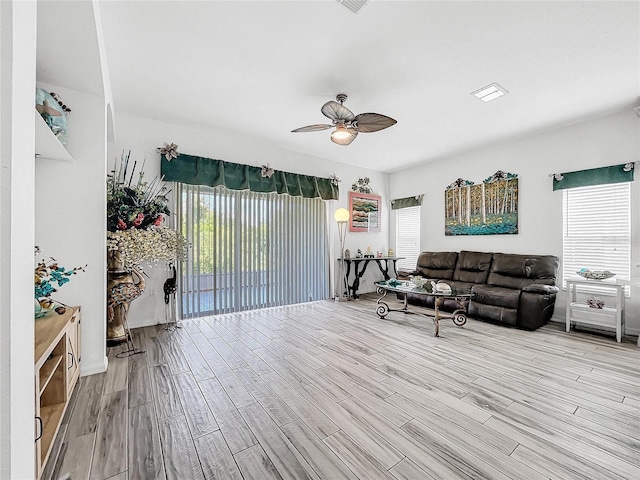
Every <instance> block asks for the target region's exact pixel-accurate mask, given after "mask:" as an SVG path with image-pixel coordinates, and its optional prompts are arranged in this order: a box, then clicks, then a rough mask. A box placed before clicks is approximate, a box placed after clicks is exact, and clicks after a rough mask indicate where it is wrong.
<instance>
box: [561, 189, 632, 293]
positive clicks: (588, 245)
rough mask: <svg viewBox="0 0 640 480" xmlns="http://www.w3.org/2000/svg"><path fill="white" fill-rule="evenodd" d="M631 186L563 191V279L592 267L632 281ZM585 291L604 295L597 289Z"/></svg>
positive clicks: (584, 289)
mask: <svg viewBox="0 0 640 480" xmlns="http://www.w3.org/2000/svg"><path fill="white" fill-rule="evenodd" d="M630 185H631V184H630V183H628V182H627V183H616V184H607V185H596V186H588V187H578V188H571V189H568V190H563V228H562V230H563V242H562V263H563V268H562V273H563V279H566V278H567V277H572V276H573V277H575V276H576V272H577V271H579V270H580V269H582V268H588V269H590V270H610V271H612V272H614V273H616V278H619V279H623V280H629V278H630V275H631V187H630ZM564 286H565V288H566V283H565V284H564ZM582 290H583V291H589V292H590V293H604V291H601V289H598V288H597V287H588V288H583V289H582Z"/></svg>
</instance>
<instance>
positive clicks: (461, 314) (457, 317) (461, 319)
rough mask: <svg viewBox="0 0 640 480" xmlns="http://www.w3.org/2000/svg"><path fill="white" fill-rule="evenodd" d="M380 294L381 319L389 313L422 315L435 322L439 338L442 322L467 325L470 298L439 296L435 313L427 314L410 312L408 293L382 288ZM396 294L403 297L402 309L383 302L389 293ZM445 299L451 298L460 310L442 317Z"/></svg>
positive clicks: (379, 290)
mask: <svg viewBox="0 0 640 480" xmlns="http://www.w3.org/2000/svg"><path fill="white" fill-rule="evenodd" d="M377 291H378V293H379V294H381V297H380V298H378V300H377V301H376V305H377V307H376V314H377V315H378V317H380V318H384V317H386V316H387V314H388V313H389V312H402V313H404V314H406V315H422V316H424V317H428V318H431V319H432V320H433V326H434V328H435V336H436V337H439V336H440V320H448V319H451V320H452V321H453V323H454V324H455V325H456V326H458V327H462V326H463V325H464V324H465V323H467V305H468V303H469V297H468V296H465V297H457V296H455V295H451V296H438V297H436V299H435V305H434V306H435V313H434V314H431V313H427V312H418V311H414V310H409V308H408V306H407V293H406V292H398V291H394V290H387V289H386V288H382V287H378V289H377ZM390 291H391V292H394V293H400V294H402V296H403V301H402V308H391V307H389V305H388V304H387V303H385V302H383V301H382V299H383V298H384V297H386V296H387V293H389V292H390ZM445 298H449V299H452V300H455V301H456V303H457V304H458V306H459V307H460V308H458V309H457V310H454V312H453V313H452V314H451V315H448V314H447V315H442V314H441V313H440V306H441V305H442V302H443V300H444V299H445Z"/></svg>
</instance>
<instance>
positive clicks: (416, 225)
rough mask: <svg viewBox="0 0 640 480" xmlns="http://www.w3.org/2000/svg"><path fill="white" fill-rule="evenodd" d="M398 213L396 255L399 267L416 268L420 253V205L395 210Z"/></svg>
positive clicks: (405, 268) (404, 268)
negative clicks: (400, 258)
mask: <svg viewBox="0 0 640 480" xmlns="http://www.w3.org/2000/svg"><path fill="white" fill-rule="evenodd" d="M395 214H396V256H397V257H405V258H404V259H402V260H398V268H399V269H403V270H415V269H416V265H417V264H418V256H419V255H420V207H408V208H402V209H400V210H395Z"/></svg>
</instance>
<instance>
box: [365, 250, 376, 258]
mask: <svg viewBox="0 0 640 480" xmlns="http://www.w3.org/2000/svg"><path fill="white" fill-rule="evenodd" d="M364 258H374V256H373V252H372V251H371V247H367V251H366V252H364Z"/></svg>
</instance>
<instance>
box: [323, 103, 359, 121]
mask: <svg viewBox="0 0 640 480" xmlns="http://www.w3.org/2000/svg"><path fill="white" fill-rule="evenodd" d="M320 111H321V112H322V114H323V115H324V116H325V117H327V118H330V119H331V120H353V119H354V118H355V116H354V115H353V112H352V111H351V110H349V109H348V108H347V107H345V106H344V105H341V104H339V103H338V102H334V101H333V100H330V101H328V102H327V103H325V104H324V105H323V106H322V108H321V109H320Z"/></svg>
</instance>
